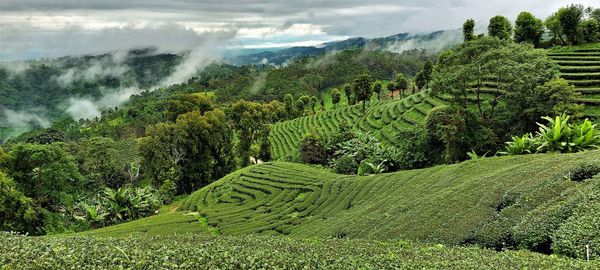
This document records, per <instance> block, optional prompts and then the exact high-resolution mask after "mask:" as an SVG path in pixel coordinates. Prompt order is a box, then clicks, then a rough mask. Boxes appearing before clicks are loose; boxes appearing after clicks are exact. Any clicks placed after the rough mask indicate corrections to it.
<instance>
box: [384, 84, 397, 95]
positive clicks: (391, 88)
mask: <svg viewBox="0 0 600 270" xmlns="http://www.w3.org/2000/svg"><path fill="white" fill-rule="evenodd" d="M385 87H386V88H387V90H388V92H390V95H392V99H394V91H396V84H395V83H394V82H393V81H391V82H388V83H387V85H386V86H385Z"/></svg>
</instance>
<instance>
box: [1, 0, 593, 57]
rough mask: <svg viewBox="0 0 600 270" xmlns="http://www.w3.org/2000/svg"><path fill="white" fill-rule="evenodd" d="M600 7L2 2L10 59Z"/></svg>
mask: <svg viewBox="0 0 600 270" xmlns="http://www.w3.org/2000/svg"><path fill="white" fill-rule="evenodd" d="M597 2H598V1H597V0H571V1H560V0H543V1H542V0H495V1H484V0H437V1H434V0H396V1H393V0H372V1H369V0H362V1H357V0H322V1H292V0H287V1H283V0H279V1H263V0H245V1H242V0H237V1H234V0H199V1H192V0H154V1H145V0H98V1H82V0H81V1H77V0H0V60H16V59H31V58H39V57H55V56H62V55H69V54H84V53H102V52H108V51H117V50H125V49H129V48H133V47H145V46H156V47H159V48H161V49H163V50H167V51H180V50H187V49H191V48H196V47H211V48H225V47H227V48H268V47H284V46H294V45H316V44H319V43H322V42H325V41H331V40H337V39H344V38H347V37H352V36H362V37H378V36H385V35H391V34H397V33H401V32H410V33H425V32H432V31H436V30H445V29H457V28H460V27H461V25H462V23H463V21H464V20H465V19H467V18H471V17H472V18H474V19H475V20H476V21H477V22H478V23H479V25H480V26H481V25H484V24H486V21H487V20H488V19H489V18H490V17H491V16H493V15H497V14H502V15H505V16H507V17H509V18H511V19H514V18H515V17H516V16H517V14H518V13H519V12H520V11H523V10H528V11H530V12H532V13H534V14H535V15H536V16H538V17H546V16H548V15H549V14H551V13H552V12H553V11H554V10H556V9H557V8H559V7H560V6H564V5H566V4H568V3H581V4H584V5H586V6H588V5H592V4H595V5H596V6H600V5H599V4H597Z"/></svg>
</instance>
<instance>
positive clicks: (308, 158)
mask: <svg viewBox="0 0 600 270" xmlns="http://www.w3.org/2000/svg"><path fill="white" fill-rule="evenodd" d="M298 152H299V153H300V159H301V160H302V162H304V163H308V164H325V163H326V161H327V151H326V150H325V146H324V145H323V142H322V141H321V139H320V138H319V137H318V136H317V135H316V134H315V133H308V134H306V135H305V136H304V138H302V140H301V141H300V147H299V149H298Z"/></svg>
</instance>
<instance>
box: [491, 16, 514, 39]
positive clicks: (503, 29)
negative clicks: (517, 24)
mask: <svg viewBox="0 0 600 270" xmlns="http://www.w3.org/2000/svg"><path fill="white" fill-rule="evenodd" d="M488 35H489V36H490V37H497V38H499V39H502V40H508V39H510V37H511V36H512V25H511V24H510V21H509V20H508V19H507V18H506V17H504V16H500V15H498V16H494V17H492V18H491V19H490V24H489V25H488Z"/></svg>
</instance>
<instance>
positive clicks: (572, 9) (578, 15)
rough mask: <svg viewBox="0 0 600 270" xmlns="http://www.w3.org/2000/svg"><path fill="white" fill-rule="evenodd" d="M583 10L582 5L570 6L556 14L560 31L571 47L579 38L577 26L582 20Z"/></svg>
mask: <svg viewBox="0 0 600 270" xmlns="http://www.w3.org/2000/svg"><path fill="white" fill-rule="evenodd" d="M583 10H584V8H583V5H575V4H571V5H568V6H567V7H563V8H560V9H559V10H558V12H557V13H556V16H557V19H558V22H559V24H560V29H561V30H562V33H563V34H564V35H565V36H566V37H567V41H568V42H569V43H570V44H572V45H575V44H577V43H578V41H579V38H580V34H581V32H580V28H579V24H580V23H581V20H582V18H583Z"/></svg>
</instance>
